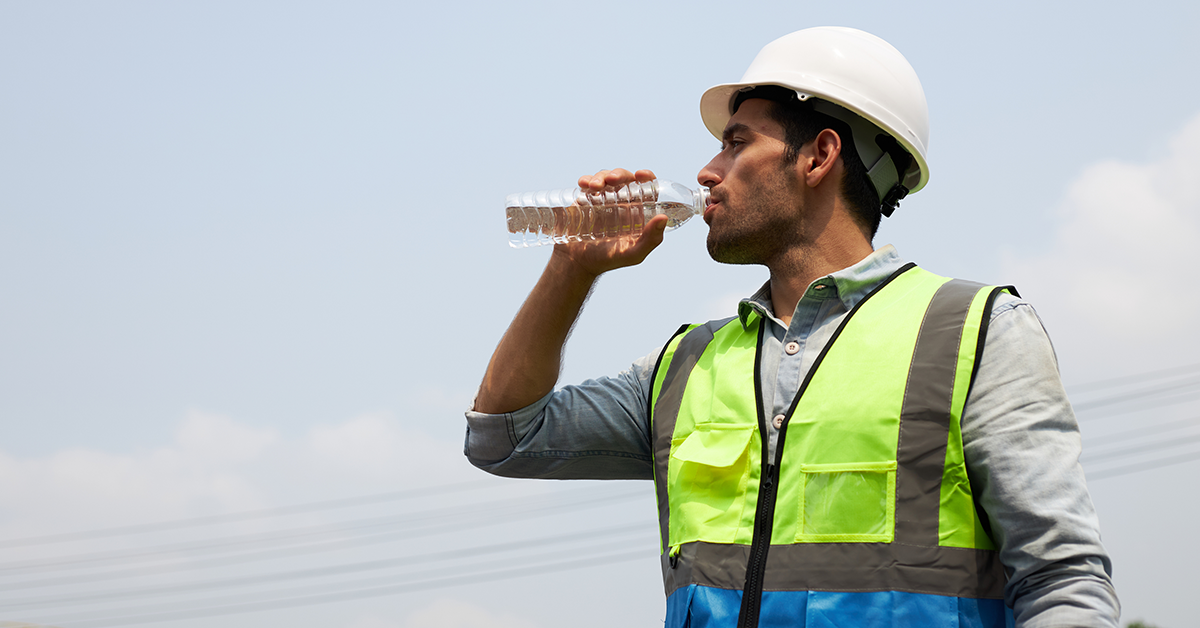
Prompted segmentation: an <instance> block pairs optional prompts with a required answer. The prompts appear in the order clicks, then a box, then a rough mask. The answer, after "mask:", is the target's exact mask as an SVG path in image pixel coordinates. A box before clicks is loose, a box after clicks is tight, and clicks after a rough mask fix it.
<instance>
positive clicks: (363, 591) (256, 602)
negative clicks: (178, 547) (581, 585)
mask: <svg viewBox="0 0 1200 628" xmlns="http://www.w3.org/2000/svg"><path fill="white" fill-rule="evenodd" d="M556 555H557V554H556ZM655 555H656V551H655V550H654V549H653V548H652V547H647V548H644V549H640V550H634V551H627V552H620V553H615V554H614V553H607V554H600V555H594V556H572V557H571V558H569V559H567V560H560V561H554V562H545V563H536V564H529V563H528V562H527V561H524V564H523V565H522V566H520V567H511V565H512V561H511V560H507V559H506V560H504V561H492V562H491V563H485V564H487V565H488V567H491V566H493V565H495V566H501V567H507V568H502V569H497V570H493V571H483V572H478V571H477V572H475V573H471V574H467V575H450V576H446V577H441V578H434V579H429V578H428V577H427V576H428V575H429V574H431V573H433V574H437V573H446V572H459V573H461V572H462V571H463V568H462V567H459V566H454V567H448V568H446V569H440V570H435V571H432V572H426V573H425V574H424V575H423V576H422V579H421V580H418V581H408V582H401V583H396V584H384V585H379V584H378V583H377V582H378V580H380V579H372V580H371V581H361V582H358V583H355V584H358V585H364V584H368V582H374V584H368V586H364V587H361V588H355V589H349V590H345V591H336V592H331V593H320V592H315V591H313V590H312V588H311V587H309V588H306V589H303V590H297V589H293V590H287V591H279V592H277V593H276V595H285V596H287V597H280V598H276V599H271V600H262V599H258V598H261V595H255V596H253V598H254V599H253V600H252V601H241V600H245V599H246V598H247V597H248V596H241V597H234V598H225V599H221V600H204V601H201V602H207V603H209V604H215V605H214V606H203V607H193V608H179V605H174V607H168V608H164V607H163V606H162V605H160V606H158V607H135V608H123V609H112V610H111V611H109V612H113V613H124V614H118V615H108V616H104V617H96V615H95V614H83V615H80V614H76V615H73V616H64V617H58V618H48V619H46V620H43V621H44V623H54V624H65V623H69V624H70V626H71V628H105V627H109V626H127V625H133V624H144V623H149V622H155V621H173V620H180V619H195V618H199V617H215V616H220V615H234V614H242V613H249V612H257V611H265V610H277V609H281V608H294V607H298V606H311V605H316V604H327V603H330V602H340V601H345V600H353V599H362V598H369V597H378V596H384V595H395V594H397V593H406V592H411V591H420V590H429V589H441V588H445V587H450V586H461V585H464V584H474V583H480V582H493V581H496V580H506V579H511V578H516V577H521V576H528V575H535V574H536V575H545V574H549V573H555V572H559V571H567V570H571V569H580V568H585V567H586V568H594V567H596V566H599V565H604V564H610V563H616V562H623V561H628V560H634V559H647V558H652V557H654V556H655ZM476 567H479V565H472V568H476ZM392 580H394V579H392ZM325 590H327V588H326V589H325ZM302 591H308V593H302ZM198 601H200V600H198Z"/></svg>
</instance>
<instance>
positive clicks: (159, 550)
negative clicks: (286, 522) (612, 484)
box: [0, 492, 638, 575]
mask: <svg viewBox="0 0 1200 628" xmlns="http://www.w3.org/2000/svg"><path fill="white" fill-rule="evenodd" d="M636 496H638V494H635V493H630V492H625V493H618V494H615V495H607V496H601V497H595V496H590V495H582V496H578V495H576V496H574V498H573V499H572V500H570V501H567V502H566V503H564V502H563V500H562V499H561V498H559V499H555V497H554V496H549V497H548V496H546V495H534V496H531V497H529V498H523V499H520V500H514V499H502V500H495V501H491V502H484V503H478V504H471V505H469V506H465V507H464V506H455V507H450V508H442V509H437V510H430V511H425V512H420V513H413V514H405V515H399V516H387V517H372V518H367V519H359V520H353V521H350V522H349V523H348V524H322V525H316V526H305V527H301V528H294V529H291V530H283V531H275V532H259V533H253V534H242V535H234V536H229V537H224V538H219V539H216V540H211V539H209V540H204V541H192V542H185V543H173V544H167V545H158V546H152V547H149V548H139V549H136V550H109V551H102V552H91V553H86V554H77V555H73V556H64V557H58V558H52V559H34V560H26V561H14V562H9V563H3V564H0V575H8V574H13V573H37V572H42V571H53V570H57V569H61V568H71V567H73V566H79V565H87V564H95V563H100V564H104V563H109V562H114V561H119V562H125V563H133V562H153V561H161V560H164V559H175V558H178V554H180V553H185V552H199V551H204V552H209V553H211V552H214V551H224V550H226V549H227V548H232V549H236V548H239V547H244V546H247V545H249V546H253V547H261V546H262V545H264V544H266V545H280V544H288V543H290V544H293V545H294V544H296V543H294V541H297V540H302V539H306V538H312V537H322V536H324V537H328V536H335V535H336V536H342V535H345V534H347V533H349V532H352V531H354V530H366V529H372V528H380V527H404V526H406V525H412V524H416V523H425V522H429V521H433V522H434V523H437V522H439V521H443V520H446V521H456V520H460V519H461V518H463V517H467V516H469V515H471V514H472V513H478V512H488V513H504V512H509V511H513V510H517V511H528V510H530V509H534V508H537V507H538V506H540V505H543V504H545V503H547V502H551V501H553V502H554V503H555V505H556V506H559V507H561V506H567V507H570V506H585V505H586V504H587V502H592V501H603V502H610V501H615V500H624V499H629V498H633V497H636Z"/></svg>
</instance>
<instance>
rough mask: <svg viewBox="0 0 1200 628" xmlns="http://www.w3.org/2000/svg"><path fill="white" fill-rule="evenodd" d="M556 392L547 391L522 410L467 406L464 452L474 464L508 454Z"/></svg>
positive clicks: (494, 460)
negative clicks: (489, 410)
mask: <svg viewBox="0 0 1200 628" xmlns="http://www.w3.org/2000/svg"><path fill="white" fill-rule="evenodd" d="M553 394H554V393H553V392H549V393H546V396H544V397H542V398H541V399H538V400H537V401H535V402H533V403H531V404H529V405H528V406H525V407H524V408H521V409H520V410H515V411H513V412H505V413H503V414H487V413H484V412H476V411H475V410H467V412H466V416H467V441H466V445H465V446H464V449H463V453H464V454H466V456H467V458H468V459H469V460H470V461H471V462H472V463H474V464H491V463H495V462H499V461H501V460H504V459H506V458H508V457H509V456H511V455H512V453H513V451H514V450H516V448H517V445H518V444H519V443H520V442H521V438H522V437H524V436H525V434H526V433H527V432H528V431H529V426H530V425H531V424H533V423H534V422H535V421H536V420H537V418H538V417H539V416H541V414H542V411H543V410H545V408H546V405H547V404H548V403H550V397H551V396H552V395H553ZM472 407H474V403H472Z"/></svg>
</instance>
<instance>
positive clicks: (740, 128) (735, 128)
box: [721, 122, 750, 142]
mask: <svg viewBox="0 0 1200 628" xmlns="http://www.w3.org/2000/svg"><path fill="white" fill-rule="evenodd" d="M749 130H750V127H748V126H746V125H744V124H742V123H741V122H734V123H733V124H731V125H729V126H727V127H725V130H724V131H722V132H721V141H722V142H728V141H729V138H730V137H732V136H733V135H734V134H735V133H741V132H745V131H749Z"/></svg>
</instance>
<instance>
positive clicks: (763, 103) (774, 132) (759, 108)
mask: <svg viewBox="0 0 1200 628" xmlns="http://www.w3.org/2000/svg"><path fill="white" fill-rule="evenodd" d="M773 106H775V103H773V102H771V101H769V100H764V99H762V98H751V99H749V100H747V101H745V102H743V103H742V104H741V106H739V107H738V110H737V111H736V112H734V114H733V116H732V117H730V118H729V122H728V123H726V124H725V129H726V130H727V131H728V130H730V129H732V128H733V127H735V126H744V127H748V128H749V129H750V130H751V131H754V132H755V133H760V134H762V135H769V136H771V137H778V138H782V137H783V126H782V125H780V124H779V123H778V122H776V121H775V120H774V119H773V118H772V117H771V116H770V111H771V107H773Z"/></svg>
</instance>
